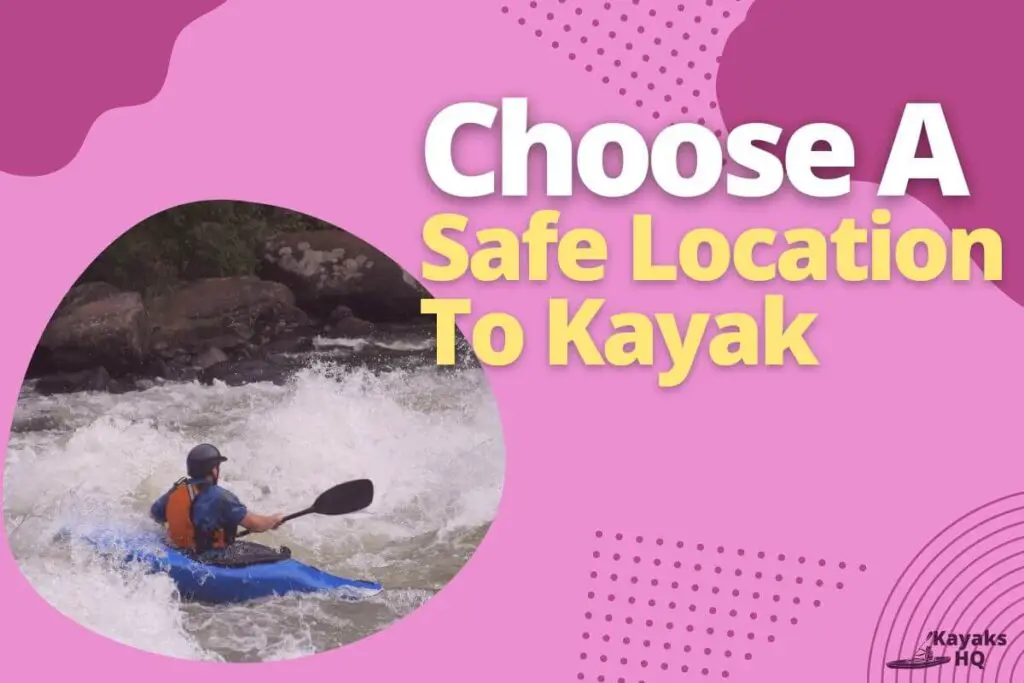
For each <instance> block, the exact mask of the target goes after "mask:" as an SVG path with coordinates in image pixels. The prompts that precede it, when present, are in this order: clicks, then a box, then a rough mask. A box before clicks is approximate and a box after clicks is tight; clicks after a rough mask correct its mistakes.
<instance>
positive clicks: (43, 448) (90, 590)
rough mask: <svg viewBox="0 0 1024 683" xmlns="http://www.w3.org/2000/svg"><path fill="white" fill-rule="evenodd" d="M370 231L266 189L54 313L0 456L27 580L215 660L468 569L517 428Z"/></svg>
mask: <svg viewBox="0 0 1024 683" xmlns="http://www.w3.org/2000/svg"><path fill="white" fill-rule="evenodd" d="M429 297H430V294H429V293H428V292H426V291H425V290H424V289H423V288H422V287H421V285H420V284H419V283H418V282H417V281H416V280H415V278H413V277H412V276H411V275H410V274H409V273H407V272H405V271H404V270H403V269H402V268H401V267H400V266H398V265H397V264H396V263H395V262H394V261H392V260H391V259H389V258H388V257H387V256H385V255H384V254H382V253H380V252H379V251H378V250H376V249H375V248H374V247H372V246H371V245H369V244H367V243H366V242H364V241H363V240H361V239H360V238H358V237H356V236H355V235H353V234H351V233H349V232H346V231H345V230H343V229H339V228H337V227H335V226H332V225H328V224H325V223H323V222H321V221H319V220H317V219H314V218H311V217H309V216H306V215H302V214H299V213H295V212H293V211H288V210H285V209H281V208H278V207H273V206H265V205H260V204H251V203H245V202H234V201H211V202H201V203H196V204H189V205H185V206H179V207H176V208H173V209H169V210H167V211H164V212H162V213H160V214H157V215H155V216H152V217H150V218H148V219H146V220H144V221H143V222H141V223H140V224H138V225H137V226H135V227H134V228H132V229H131V230H129V231H128V232H127V233H125V234H124V235H123V236H122V237H120V238H119V239H118V240H117V241H116V242H115V243H114V244H112V245H110V247H109V248H108V249H107V250H105V251H104V252H103V253H102V254H100V255H99V256H98V257H97V258H96V259H95V261H94V262H93V263H92V264H91V265H90V266H89V268H88V269H87V270H86V271H85V273H83V274H82V276H81V277H80V278H79V279H78V281H77V282H76V283H75V285H74V286H73V287H72V288H71V290H70V291H69V292H68V293H67V295H66V296H65V297H64V299H63V301H62V302H61V303H60V305H59V306H58V308H57V309H56V311H55V312H54V314H53V316H52V318H51V320H50V321H49V324H48V325H47V327H46V329H45V330H44V331H43V332H42V335H41V338H40V341H39V344H38V347H37V349H36V351H35V353H34V355H33V357H32V360H31V363H30V365H29V370H28V373H27V376H26V378H25V382H24V385H23V387H22V390H21V393H20V396H19V398H18V404H17V408H16V411H15V418H14V423H13V425H12V427H11V436H10V441H9V443H8V447H7V458H6V463H5V468H4V522H5V528H6V532H7V538H8V541H9V543H10V545H11V549H12V551H13V554H14V557H15V559H16V561H17V562H18V564H19V566H20V567H21V569H22V571H23V573H24V575H25V576H26V578H27V579H28V581H29V582H30V583H31V585H32V586H33V587H34V588H35V589H36V590H37V591H38V592H39V594H40V595H41V596H42V597H43V598H45V599H46V600H47V601H48V602H49V603H50V604H51V605H53V606H54V607H55V608H56V609H58V610H59V611H60V612H62V613H63V614H65V615H66V616H68V617H69V618H71V619H73V620H74V621H76V622H77V623H79V624H81V625H82V626H84V627H86V628H89V629H91V630H93V631H95V632H97V633H100V634H102V635H104V636H107V637H109V638H111V639H113V640H115V641H118V642H120V643H124V644H126V645H130V646H133V647H136V648H139V649H142V650H146V651H150V652H155V653H159V654H163V655H167V656H172V657H179V658H188V659H200V660H212V661H221V662H257V661H268V660H280V659H290V658H296V657H303V656H307V655H311V654H315V653H319V652H324V651H327V650H331V649H333V648H337V647H340V646H342V645H345V644H346V643H351V642H353V641H356V640H358V639H360V638H363V637H365V636H368V635H371V634H373V633H376V632H378V631H380V630H381V629H384V628H386V627H387V626H388V625H389V624H392V623H394V622H395V621H397V620H398V619H401V618H402V617H403V616H405V615H407V614H409V613H410V612H412V611H413V610H415V609H417V608H418V607H419V606H420V605H422V604H423V603H424V602H425V601H427V600H430V599H432V598H433V597H434V596H435V595H436V594H437V593H438V591H440V590H441V589H442V588H443V587H444V586H445V584H447V583H448V582H449V581H451V580H452V578H453V577H454V576H455V575H456V573H457V572H458V571H459V570H460V569H461V568H462V567H463V566H464V565H465V564H466V562H467V561H469V559H470V557H471V555H472V554H473V552H474V550H475V549H476V547H477V545H478V544H479V543H480V541H481V539H482V538H483V536H484V534H485V533H486V532H487V529H488V527H489V525H490V523H491V521H492V519H493V517H494V515H495V512H496V510H497V506H498V502H499V498H500V496H501V486H502V480H503V476H504V445H503V441H502V434H501V425H500V422H499V418H498V411H497V407H496V404H495V401H494V398H493V396H492V394H491V392H490V389H489V387H488V385H487V381H486V379H485V377H484V374H483V372H482V369H481V367H480V365H479V363H478V362H477V360H476V358H475V357H474V356H473V353H472V351H471V350H470V349H469V346H468V344H466V342H465V340H463V339H462V338H461V337H460V338H459V339H458V342H457V363H456V365H455V366H438V365H437V364H436V360H435V359H436V339H435V336H436V334H435V328H434V320H433V318H432V317H430V318H428V317H426V316H422V315H421V314H420V302H421V300H422V299H424V298H429Z"/></svg>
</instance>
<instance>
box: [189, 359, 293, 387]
mask: <svg viewBox="0 0 1024 683" xmlns="http://www.w3.org/2000/svg"><path fill="white" fill-rule="evenodd" d="M288 375H289V369H288V368H285V367H282V366H281V365H280V364H278V363H272V362H270V361H266V360H239V361H232V360H229V361H225V362H223V363H217V364H216V365H212V366H210V367H208V368H206V369H205V370H203V371H202V372H200V373H199V381H200V382H202V383H203V384H213V383H214V382H215V381H219V382H223V383H224V384H227V385H228V386H232V387H236V386H241V385H243V384H251V383H253V382H273V383H274V384H278V385H280V384H284V383H285V382H286V381H287V380H288Z"/></svg>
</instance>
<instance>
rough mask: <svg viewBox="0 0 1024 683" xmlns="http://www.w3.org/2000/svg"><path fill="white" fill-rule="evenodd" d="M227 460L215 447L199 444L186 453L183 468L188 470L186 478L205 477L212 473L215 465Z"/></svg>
mask: <svg viewBox="0 0 1024 683" xmlns="http://www.w3.org/2000/svg"><path fill="white" fill-rule="evenodd" d="M225 460H227V458H225V457H224V456H223V455H221V454H220V451H218V450H217V447H216V446H211V445H210V444H208V443H201V444H199V445H198V446H196V447H195V448H193V449H192V450H190V451H189V452H188V457H187V458H185V467H186V468H188V476H190V477H193V478H200V477H205V476H206V475H208V474H209V473H210V472H212V471H213V468H215V467H216V466H217V465H219V464H221V463H222V462H224V461H225Z"/></svg>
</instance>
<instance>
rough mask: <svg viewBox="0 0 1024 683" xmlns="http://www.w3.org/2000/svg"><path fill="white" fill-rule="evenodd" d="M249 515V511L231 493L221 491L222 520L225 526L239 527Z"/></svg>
mask: <svg viewBox="0 0 1024 683" xmlns="http://www.w3.org/2000/svg"><path fill="white" fill-rule="evenodd" d="M247 514H249V510H248V509H247V508H246V507H245V506H244V505H242V503H241V501H239V500H238V498H237V497H236V496H235V494H233V493H231V492H230V491H225V490H224V489H221V495H220V518H221V521H222V522H223V524H224V526H238V525H239V524H241V523H242V520H243V519H245V516H246V515H247Z"/></svg>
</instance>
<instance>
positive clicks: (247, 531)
mask: <svg viewBox="0 0 1024 683" xmlns="http://www.w3.org/2000/svg"><path fill="white" fill-rule="evenodd" d="M314 512H316V510H314V509H313V508H311V507H308V508H306V509H305V510H301V511H299V512H293V513H292V514H290V515H285V516H284V517H282V518H281V524H284V523H285V522H287V521H288V520H290V519H295V518H296V517H304V516H305V515H311V514H313V513H314ZM251 533H252V530H250V529H245V530H243V531H242V532H240V533H239V534H237V535H236V536H235V538H241V537H242V536H248V535H249V534H251Z"/></svg>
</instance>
